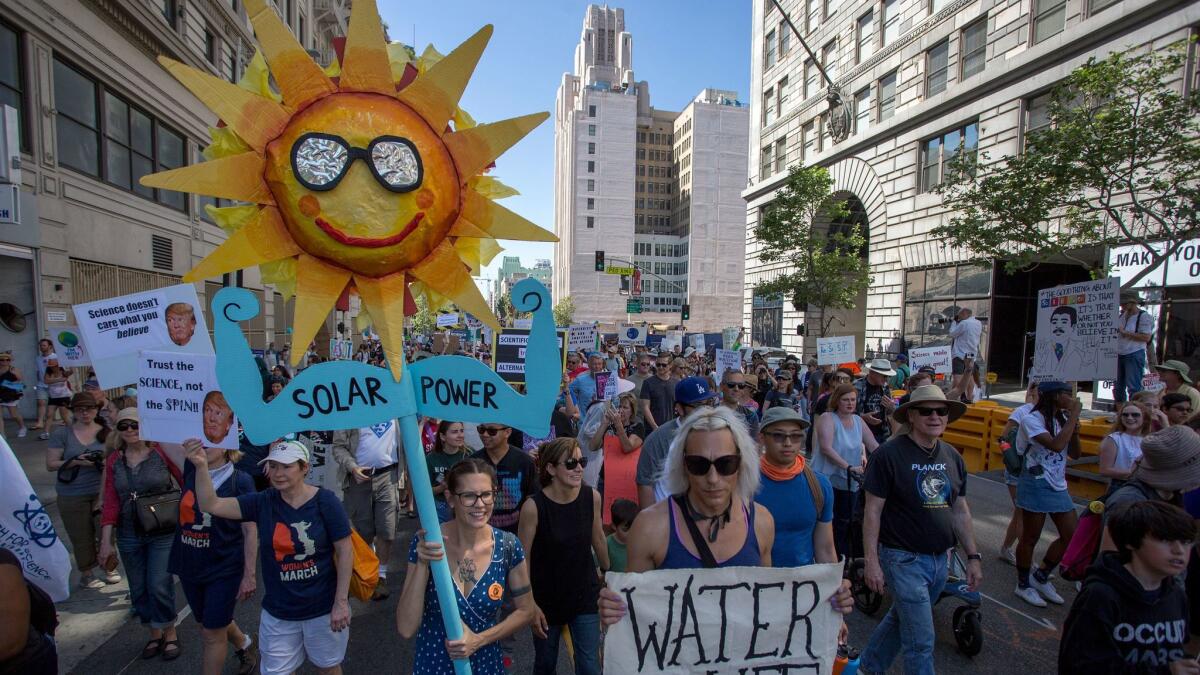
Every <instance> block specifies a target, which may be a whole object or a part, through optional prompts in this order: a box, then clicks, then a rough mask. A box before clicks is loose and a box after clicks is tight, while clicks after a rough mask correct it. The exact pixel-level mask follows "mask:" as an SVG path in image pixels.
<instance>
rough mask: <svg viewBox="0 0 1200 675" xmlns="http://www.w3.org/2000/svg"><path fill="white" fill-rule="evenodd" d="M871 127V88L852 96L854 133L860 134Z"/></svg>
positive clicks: (868, 87)
mask: <svg viewBox="0 0 1200 675" xmlns="http://www.w3.org/2000/svg"><path fill="white" fill-rule="evenodd" d="M870 127H871V87H870V85H868V86H866V87H863V88H862V89H859V90H858V92H857V93H855V94H854V133H856V134H861V133H863V132H864V131H866V130H867V129H869V128H870Z"/></svg>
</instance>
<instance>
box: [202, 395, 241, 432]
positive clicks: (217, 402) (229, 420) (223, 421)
mask: <svg viewBox="0 0 1200 675" xmlns="http://www.w3.org/2000/svg"><path fill="white" fill-rule="evenodd" d="M202 410H203V415H204V438H205V439H207V440H208V442H209V443H213V444H217V443H220V442H221V441H223V440H225V437H226V436H228V435H229V430H230V429H232V428H233V409H232V408H230V407H229V403H227V402H226V401H225V395H224V394H222V393H221V392H220V391H218V390H215V389H214V390H213V391H210V392H208V393H207V394H206V395H205V396H204V406H203V408H202Z"/></svg>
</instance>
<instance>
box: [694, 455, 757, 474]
mask: <svg viewBox="0 0 1200 675" xmlns="http://www.w3.org/2000/svg"><path fill="white" fill-rule="evenodd" d="M741 465H742V458H741V456H739V455H725V456H723V457H718V458H716V459H715V460H713V459H709V458H707V457H701V456H700V455H684V456H683V466H684V468H685V469H687V472H688V473H690V474H692V475H693V476H707V475H708V472H709V470H710V469H712V468H713V467H714V466H715V467H717V473H718V474H720V475H722V476H732V475H733V474H735V473H737V471H738V468H739V467H740V466H741Z"/></svg>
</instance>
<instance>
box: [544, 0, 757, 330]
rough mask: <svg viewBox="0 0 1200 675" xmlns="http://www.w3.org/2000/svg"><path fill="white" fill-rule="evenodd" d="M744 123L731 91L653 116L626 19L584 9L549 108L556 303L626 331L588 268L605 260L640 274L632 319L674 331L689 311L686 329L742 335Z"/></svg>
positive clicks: (603, 285)
mask: <svg viewBox="0 0 1200 675" xmlns="http://www.w3.org/2000/svg"><path fill="white" fill-rule="evenodd" d="M749 125H750V120H749V109H748V107H746V106H745V105H743V104H742V103H740V102H739V101H737V95H736V92H729V91H720V90H714V89H705V90H704V91H702V92H701V93H700V94H699V95H698V96H697V97H696V98H695V99H694V100H693V101H691V102H689V103H688V104H687V106H686V107H685V109H684V110H683V112H681V113H679V112H669V111H664V110H656V109H654V108H652V107H651V106H650V88H649V85H648V84H647V83H646V82H644V81H642V82H639V81H637V80H635V79H634V73H633V37H632V36H631V35H630V34H629V33H627V32H626V31H625V13H624V10H621V9H613V8H609V7H601V6H598V5H591V6H589V7H588V9H587V14H586V15H585V17H584V22H583V30H582V33H581V35H580V41H579V44H578V45H577V46H576V48H575V69H574V72H573V73H567V74H564V75H563V79H562V83H561V85H560V86H559V90H558V97H557V102H556V106H555V179H554V180H555V185H554V195H555V204H554V207H555V218H554V221H555V222H554V226H555V233H556V234H557V235H558V237H559V242H558V244H556V245H555V249H554V286H553V296H554V298H555V300H557V299H559V298H563V297H567V296H570V297H571V298H572V299H573V300H574V302H575V307H576V313H575V315H576V317H578V318H579V319H581V320H599V321H602V322H617V321H625V320H626V317H627V315H626V311H625V310H626V300H627V299H628V297H629V296H628V295H622V292H621V291H622V279H621V277H619V276H616V275H609V274H605V273H603V272H597V271H596V268H595V261H596V252H597V251H604V254H605V258H606V262H607V264H608V265H609V266H621V267H630V266H636V267H638V268H640V269H641V270H642V290H643V295H642V301H643V307H644V313H643V314H640V315H637V314H635V315H632V316H630V317H629V318H631V319H633V320H634V321H639V320H640V321H647V322H650V323H658V324H678V323H680V309H681V308H682V306H683V304H684V303H690V305H691V318H690V319H689V320H688V321H687V322H686V325H687V326H688V328H689V329H694V330H718V329H720V328H723V327H727V326H738V325H741V313H740V309H739V305H740V302H741V293H742V273H743V270H744V259H745V257H744V251H745V217H744V214H745V203H744V202H743V201H742V199H741V196H740V191H741V190H742V189H744V187H745V176H746V166H747V154H748V150H747V148H748V138H749V136H748V134H749Z"/></svg>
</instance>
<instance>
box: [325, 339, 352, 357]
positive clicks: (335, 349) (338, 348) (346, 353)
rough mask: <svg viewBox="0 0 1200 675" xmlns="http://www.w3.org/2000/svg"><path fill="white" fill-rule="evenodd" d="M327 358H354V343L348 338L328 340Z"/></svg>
mask: <svg viewBox="0 0 1200 675" xmlns="http://www.w3.org/2000/svg"><path fill="white" fill-rule="evenodd" d="M329 358H330V359H331V360H333V361H340V360H344V359H350V358H354V343H353V342H352V341H350V340H338V339H336V338H334V339H331V340H330V341H329Z"/></svg>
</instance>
